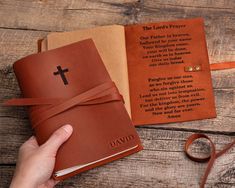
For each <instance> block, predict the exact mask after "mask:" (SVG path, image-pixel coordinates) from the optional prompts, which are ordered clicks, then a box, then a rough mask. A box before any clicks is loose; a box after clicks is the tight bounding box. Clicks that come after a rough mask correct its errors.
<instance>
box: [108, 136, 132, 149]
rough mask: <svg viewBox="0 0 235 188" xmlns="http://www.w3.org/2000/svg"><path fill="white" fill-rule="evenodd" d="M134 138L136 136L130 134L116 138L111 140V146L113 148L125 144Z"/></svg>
mask: <svg viewBox="0 0 235 188" xmlns="http://www.w3.org/2000/svg"><path fill="white" fill-rule="evenodd" d="M134 138H135V136H134V135H128V136H124V137H120V138H118V139H116V140H113V141H111V142H110V146H111V148H114V147H118V146H120V145H122V144H125V143H127V142H129V141H131V140H133V139H134Z"/></svg>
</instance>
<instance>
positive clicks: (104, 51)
mask: <svg viewBox="0 0 235 188" xmlns="http://www.w3.org/2000/svg"><path fill="white" fill-rule="evenodd" d="M86 38H92V39H93V40H94V42H95V44H96V46H97V49H98V51H99V53H100V55H101V58H102V59H103V61H104V64H105V66H106V68H107V70H108V72H109V73H110V76H111V77H112V79H113V80H114V81H115V83H116V84H117V87H118V89H119V91H120V93H121V94H122V95H123V97H124V99H125V102H126V103H125V107H126V109H127V111H128V112H129V114H130V116H131V118H132V120H133V123H134V125H143V124H158V123H168V122H180V121H190V120H198V119H206V118H214V117H216V111H215V103H214V95H213V89H212V82H211V73H210V65H209V60H208V53H207V46H206V39H205V32H204V24H203V19H202V18H195V19H187V20H178V21H171V22H161V23H149V24H137V25H127V26H118V25H114V26H103V27H97V28H93V29H86V30H80V31H72V32H64V33H51V34H49V35H48V36H47V37H46V38H45V39H44V40H42V41H41V43H40V49H41V51H45V50H48V49H54V48H57V47H60V46H63V45H66V44H70V43H73V42H75V41H79V40H83V39H86Z"/></svg>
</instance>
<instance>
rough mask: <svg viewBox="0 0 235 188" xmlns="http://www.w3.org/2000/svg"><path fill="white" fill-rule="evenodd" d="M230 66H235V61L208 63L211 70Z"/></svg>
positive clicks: (230, 67) (229, 67)
mask: <svg viewBox="0 0 235 188" xmlns="http://www.w3.org/2000/svg"><path fill="white" fill-rule="evenodd" d="M232 68H235V61H231V62H222V63H213V64H210V69H211V70H212V71H215V70H224V69H232Z"/></svg>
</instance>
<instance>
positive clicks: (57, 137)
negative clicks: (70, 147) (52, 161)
mask: <svg viewBox="0 0 235 188" xmlns="http://www.w3.org/2000/svg"><path fill="white" fill-rule="evenodd" d="M72 132H73V127H72V126H71V125H69V124H68V125H64V126H62V127H60V128H59V129H57V130H56V131H55V132H54V133H53V134H52V135H51V136H50V138H49V139H48V140H47V141H46V142H45V143H44V144H43V145H44V146H43V147H44V148H45V150H46V151H47V152H48V153H51V154H52V155H56V152H57V150H58V149H59V147H60V146H61V145H62V144H63V143H64V142H65V141H66V140H68V138H69V137H70V136H71V134H72Z"/></svg>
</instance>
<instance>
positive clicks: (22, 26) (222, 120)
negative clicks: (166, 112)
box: [0, 0, 235, 188]
mask: <svg viewBox="0 0 235 188" xmlns="http://www.w3.org/2000/svg"><path fill="white" fill-rule="evenodd" d="M192 17H203V18H204V19H205V29H206V37H207V45H208V53H209V58H210V62H211V63H215V62H221V61H232V60H233V61H234V60H235V46H234V42H235V25H234V23H235V1H228V0H218V1H215V0H198V1H193V0H179V1H171V0H164V1H163V0H145V1H144V0H111V1H110V0H99V1H94V0H89V1H88V0H87V1H85V0H81V1H75V0H58V1H55V0H37V1H33V0H27V1H20V0H0V103H2V102H3V101H4V100H5V99H8V98H12V97H19V96H20V90H19V88H18V85H17V82H16V79H15V77H14V73H13V70H12V68H11V65H12V64H13V63H14V61H16V60H17V59H19V58H21V57H24V56H26V55H29V54H31V53H35V52H36V51H37V44H36V42H37V40H38V39H39V38H42V37H44V36H46V35H47V34H48V33H49V32H55V31H70V30H76V29H81V28H88V27H95V26H100V25H110V24H123V25H125V24H133V23H144V22H160V21H168V20H176V19H180V18H192ZM212 79H213V87H214V93H215V98H216V108H217V114H218V117H217V118H215V119H208V120H200V121H192V122H184V123H172V124H164V125H149V126H142V127H138V128H137V130H138V133H139V135H140V137H141V140H142V142H143V145H144V147H145V149H144V150H143V151H142V152H140V153H138V154H135V155H132V156H129V157H127V158H124V159H121V160H119V161H115V162H113V163H110V164H107V165H105V166H103V167H99V168H96V169H93V170H91V171H88V172H86V173H82V174H81V175H78V176H75V177H73V178H71V179H69V180H66V181H65V182H63V183H61V184H59V185H58V187H117V188H119V187H143V188H145V187H198V185H199V184H198V182H199V180H200V177H201V176H202V175H203V171H204V169H205V166H206V164H198V163H195V162H192V161H189V160H188V159H187V158H186V157H185V155H184V153H183V145H184V143H185V140H186V138H187V137H188V136H189V135H191V134H192V133H193V132H204V133H207V134H208V135H209V136H210V137H211V138H212V140H213V141H214V142H215V144H216V147H217V149H218V150H220V149H222V147H223V146H224V145H225V144H226V143H229V142H230V141H231V140H232V139H234V136H235V127H234V122H235V121H234V119H235V116H234V110H235V102H234V101H235V98H234V97H235V95H234V92H235V88H234V87H235V85H234V80H235V71H234V69H232V70H224V71H214V72H212ZM29 127H30V126H29V122H28V118H27V112H26V110H25V109H24V108H6V107H3V106H2V105H0V187H8V186H9V182H10V180H11V177H12V173H13V171H14V168H15V163H16V160H17V152H18V148H19V147H20V145H21V144H22V143H23V142H24V141H25V140H26V139H27V138H28V137H29V136H30V135H31V134H32V131H31V129H30V128H29ZM204 145H205V143H203V142H197V144H196V145H195V146H194V147H193V150H194V151H195V153H196V154H197V153H199V152H202V153H203V154H205V153H207V152H208V150H202V146H204ZM207 148H208V147H207ZM234 153H235V150H234V148H233V149H231V150H230V151H229V152H228V153H227V154H226V155H224V156H223V157H221V158H219V159H218V160H217V161H216V164H215V166H214V168H213V170H212V172H211V174H210V176H209V179H208V182H207V187H218V188H219V187H226V188H227V187H235V176H234V174H235V165H234V161H235V155H234Z"/></svg>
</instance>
